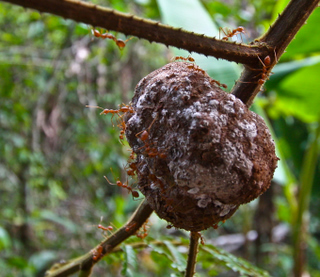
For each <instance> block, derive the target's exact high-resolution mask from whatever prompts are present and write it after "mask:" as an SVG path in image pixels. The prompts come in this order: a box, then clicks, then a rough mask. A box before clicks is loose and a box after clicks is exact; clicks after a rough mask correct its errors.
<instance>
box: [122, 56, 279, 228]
mask: <svg viewBox="0 0 320 277" xmlns="http://www.w3.org/2000/svg"><path fill="white" fill-rule="evenodd" d="M217 84H219V82H217V81H214V80H212V79H211V78H210V77H209V76H208V75H207V74H206V73H205V71H203V70H202V69H200V68H199V67H197V66H196V65H194V64H192V63H188V62H174V63H170V64H167V65H165V66H164V67H162V68H160V69H158V70H156V71H154V72H152V73H150V74H149V75H148V76H146V77H145V78H143V79H142V80H141V81H140V82H139V84H138V85H137V87H136V89H135V95H134V97H133V99H132V108H133V109H134V113H128V114H126V117H125V123H126V137H127V139H128V142H129V144H130V146H131V147H132V149H133V151H134V152H135V153H136V154H137V159H136V161H135V165H136V167H137V176H138V188H139V189H140V191H141V192H142V193H143V194H144V195H145V197H146V199H147V201H148V203H149V204H150V206H151V207H152V208H153V209H154V211H155V212H156V213H157V214H158V216H159V217H160V218H163V219H165V220H167V221H168V222H170V223H171V224H172V225H173V226H175V227H177V228H182V229H185V230H190V231H201V230H204V229H207V228H209V227H210V226H213V225H215V224H217V223H218V222H220V221H222V220H225V219H227V218H229V217H230V216H232V215H233V214H234V212H235V211H236V210H237V209H238V207H239V205H241V204H244V203H247V202H250V201H251V200H253V199H255V198H256V197H258V196H259V195H261V194H262V193H263V192H265V191H266V190H267V189H268V187H269V186H270V182H271V179H272V177H273V173H274V170H275V168H276V165H277V161H278V158H277V156H276V155H275V146H274V142H273V140H272V138H271V135H270V132H269V130H268V128H267V126H266V124H265V123H264V121H263V119H262V118H261V117H260V116H258V115H257V114H255V113H253V112H251V111H249V110H248V108H247V107H246V106H245V105H244V104H243V103H242V102H241V101H240V100H239V99H237V98H235V97H234V96H233V95H231V94H228V93H226V92H224V91H223V90H222V89H220V88H219V86H218V85H217Z"/></svg>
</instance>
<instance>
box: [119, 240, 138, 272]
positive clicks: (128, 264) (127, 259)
mask: <svg viewBox="0 0 320 277" xmlns="http://www.w3.org/2000/svg"><path fill="white" fill-rule="evenodd" d="M122 250H123V253H124V262H123V267H122V270H121V274H122V275H123V276H128V277H131V276H134V271H136V270H137V267H138V264H137V256H136V253H135V252H134V250H133V248H132V246H130V245H124V246H123V247H122Z"/></svg>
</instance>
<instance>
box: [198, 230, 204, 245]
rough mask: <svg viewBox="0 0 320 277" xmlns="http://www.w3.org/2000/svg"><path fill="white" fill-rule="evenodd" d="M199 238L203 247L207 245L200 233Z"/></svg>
mask: <svg viewBox="0 0 320 277" xmlns="http://www.w3.org/2000/svg"><path fill="white" fill-rule="evenodd" d="M198 235H199V238H200V243H201V244H202V245H205V241H204V237H203V236H202V234H201V233H200V232H198Z"/></svg>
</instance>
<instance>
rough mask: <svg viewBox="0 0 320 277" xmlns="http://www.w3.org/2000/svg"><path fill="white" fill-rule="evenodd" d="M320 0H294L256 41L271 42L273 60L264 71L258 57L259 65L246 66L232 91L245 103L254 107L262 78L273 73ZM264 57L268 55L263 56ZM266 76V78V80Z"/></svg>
mask: <svg viewBox="0 0 320 277" xmlns="http://www.w3.org/2000/svg"><path fill="white" fill-rule="evenodd" d="M318 3H319V0H308V1H305V0H291V1H290V3H289V4H288V6H287V7H286V8H285V10H284V11H283V13H282V14H281V15H279V17H278V19H277V20H276V21H275V22H274V24H273V25H272V26H271V27H270V29H269V30H268V32H267V33H266V34H265V35H263V36H262V37H261V38H260V39H258V40H256V41H255V44H257V45H267V46H268V48H269V50H270V52H269V54H268V55H269V56H270V58H271V63H270V65H269V66H267V67H266V68H265V69H266V71H265V72H264V69H263V67H264V66H263V64H262V63H261V61H260V60H259V59H258V58H257V60H256V65H255V66H253V67H252V66H245V69H244V71H243V72H242V75H241V77H240V79H239V81H238V82H237V83H236V85H235V86H234V88H233V90H232V93H233V94H234V95H235V96H236V97H238V98H240V99H241V100H242V102H244V103H246V105H247V106H250V105H251V104H252V102H253V100H254V98H255V97H256V95H257V94H258V93H259V91H260V89H261V87H262V85H263V84H262V85H261V84H259V80H260V79H261V78H262V73H264V74H266V78H267V76H269V74H270V73H271V70H272V68H273V67H274V66H275V65H276V64H277V63H278V60H279V58H280V57H281V55H282V54H283V53H284V51H285V49H286V48H287V46H288V45H289V43H290V42H291V41H292V39H293V38H294V37H295V35H296V33H297V32H298V31H299V30H300V28H301V27H302V26H303V24H305V22H306V20H307V18H308V17H309V16H310V15H311V13H312V12H313V10H314V9H315V8H316V7H317V6H318ZM259 56H260V59H261V60H262V61H263V59H264V58H265V57H266V56H264V55H259ZM266 78H265V79H264V81H266Z"/></svg>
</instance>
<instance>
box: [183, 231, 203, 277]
mask: <svg viewBox="0 0 320 277" xmlns="http://www.w3.org/2000/svg"><path fill="white" fill-rule="evenodd" d="M200 237H201V234H200V233H199V232H190V246H189V254H188V263H187V269H186V274H185V275H184V276H185V277H192V276H193V274H194V273H195V269H196V263H197V261H196V259H197V254H198V247H199V238H200Z"/></svg>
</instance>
